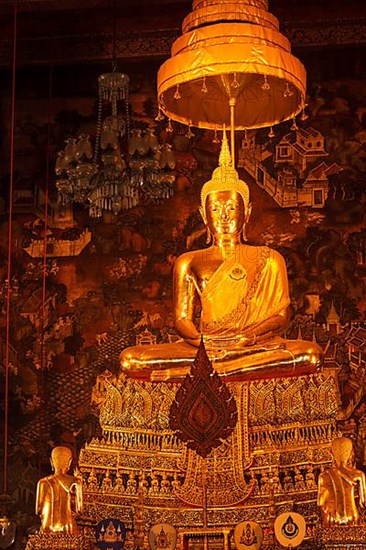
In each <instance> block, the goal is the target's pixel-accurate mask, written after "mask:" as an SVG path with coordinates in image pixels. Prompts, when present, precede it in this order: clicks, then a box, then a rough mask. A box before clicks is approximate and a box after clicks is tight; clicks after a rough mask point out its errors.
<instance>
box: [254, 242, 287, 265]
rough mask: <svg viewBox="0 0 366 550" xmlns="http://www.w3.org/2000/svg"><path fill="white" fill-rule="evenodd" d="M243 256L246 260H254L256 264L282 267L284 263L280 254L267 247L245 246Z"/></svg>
mask: <svg viewBox="0 0 366 550" xmlns="http://www.w3.org/2000/svg"><path fill="white" fill-rule="evenodd" d="M245 254H246V255H247V256H248V258H251V259H253V260H256V261H257V262H263V263H268V264H274V265H283V264H284V263H285V260H284V257H283V256H282V254H280V253H279V252H278V251H277V250H274V248H269V246H254V245H246V247H245Z"/></svg>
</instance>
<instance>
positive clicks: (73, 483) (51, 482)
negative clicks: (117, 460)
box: [36, 446, 83, 535]
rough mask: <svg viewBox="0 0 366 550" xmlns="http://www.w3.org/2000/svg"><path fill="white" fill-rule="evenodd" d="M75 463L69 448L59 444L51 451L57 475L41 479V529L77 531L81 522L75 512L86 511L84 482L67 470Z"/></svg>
mask: <svg viewBox="0 0 366 550" xmlns="http://www.w3.org/2000/svg"><path fill="white" fill-rule="evenodd" d="M71 462H72V451H71V449H69V447H61V446H60V447H55V448H54V449H53V450H52V453H51V464H52V468H53V470H54V474H53V475H51V476H48V477H44V478H42V479H40V480H39V481H38V485H37V495H36V514H38V515H39V516H40V517H41V521H42V524H41V531H44V532H48V533H50V532H51V533H64V534H69V535H75V534H77V532H78V531H77V525H76V523H75V520H74V518H73V515H72V511H73V510H72V508H73V504H74V503H75V511H76V512H77V513H80V512H81V511H82V505H83V502H82V486H81V481H79V479H78V478H77V477H75V476H71V475H68V474H67V472H68V470H69V468H70V466H71Z"/></svg>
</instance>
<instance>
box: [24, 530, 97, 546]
mask: <svg viewBox="0 0 366 550" xmlns="http://www.w3.org/2000/svg"><path fill="white" fill-rule="evenodd" d="M66 548H67V550H85V548H88V546H87V541H86V539H85V538H84V537H83V536H82V535H64V534H61V533H60V534H59V533H42V532H39V533H37V534H36V535H30V536H29V537H28V541H27V546H26V550H65V549H66Z"/></svg>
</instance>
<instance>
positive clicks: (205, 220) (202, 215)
mask: <svg viewBox="0 0 366 550" xmlns="http://www.w3.org/2000/svg"><path fill="white" fill-rule="evenodd" d="M198 210H199V213H200V214H201V218H202V219H203V223H204V224H205V225H207V218H206V214H205V210H204V208H202V206H199V207H198Z"/></svg>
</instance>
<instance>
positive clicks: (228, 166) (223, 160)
mask: <svg viewBox="0 0 366 550" xmlns="http://www.w3.org/2000/svg"><path fill="white" fill-rule="evenodd" d="M220 191H236V192H237V193H239V195H241V197H242V199H243V201H244V206H245V209H246V210H247V208H248V205H249V187H248V185H247V184H246V183H245V182H244V181H242V180H241V179H239V174H238V172H237V171H236V170H235V168H234V167H233V166H232V162H231V155H230V149H229V144H228V141H227V137H226V131H225V127H224V132H223V137H222V146H221V152H220V157H219V166H218V168H216V169H215V170H214V172H213V174H212V178H211V179H210V180H209V181H207V182H206V183H205V184H204V185H203V187H202V189H201V207H202V209H203V210H204V211H205V204H206V197H207V195H209V194H210V193H218V192H220Z"/></svg>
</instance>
